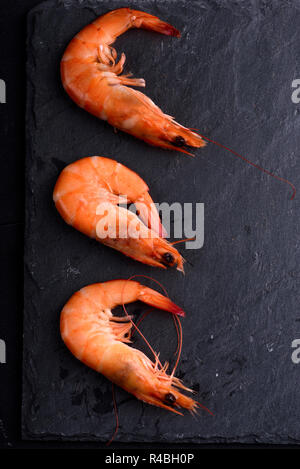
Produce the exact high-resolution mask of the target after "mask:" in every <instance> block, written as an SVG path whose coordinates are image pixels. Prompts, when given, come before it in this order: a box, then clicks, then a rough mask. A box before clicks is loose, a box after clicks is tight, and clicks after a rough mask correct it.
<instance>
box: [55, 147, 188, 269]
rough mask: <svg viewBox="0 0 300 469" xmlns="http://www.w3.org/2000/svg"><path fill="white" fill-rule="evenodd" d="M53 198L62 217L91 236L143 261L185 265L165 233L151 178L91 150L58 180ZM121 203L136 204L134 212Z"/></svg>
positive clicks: (69, 167) (157, 264)
mask: <svg viewBox="0 0 300 469" xmlns="http://www.w3.org/2000/svg"><path fill="white" fill-rule="evenodd" d="M53 200H54V202H55V205H56V208H57V210H58V211H59V213H60V215H61V216H62V217H63V219H64V220H65V221H66V222H67V223H68V224H70V225H72V226H73V227H74V228H76V229H77V230H79V231H81V232H82V233H84V234H86V235H87V236H90V237H91V238H95V239H96V240H97V241H100V242H102V243H103V244H106V245H107V246H110V247H112V248H114V249H117V250H118V251H121V252H123V254H126V255H127V256H129V257H132V258H133V259H136V260H138V261H140V262H143V263H145V264H149V265H152V266H157V267H162V268H166V267H168V266H170V267H172V266H175V265H177V269H178V270H181V271H183V259H182V257H181V255H180V254H179V252H178V251H177V249H175V248H174V247H173V246H172V245H171V244H170V243H169V242H168V241H167V240H166V239H164V237H165V236H166V235H167V233H166V231H165V229H164V228H163V226H162V224H161V222H160V218H159V214H158V211H157V209H156V207H155V205H154V202H153V200H152V199H151V197H150V195H149V188H148V186H147V184H146V183H145V182H144V181H143V179H141V178H140V177H139V176H138V175H137V174H136V173H135V172H133V171H131V170H130V169H128V168H126V166H123V165H122V164H120V163H118V162H117V161H115V160H111V159H109V158H103V157H99V156H93V157H87V158H82V159H81V160H78V161H76V162H75V163H72V164H70V165H69V166H67V167H66V168H64V170H63V171H62V172H61V174H60V176H59V178H58V180H57V182H56V185H55V188H54V192H53ZM121 203H125V204H128V203H133V204H135V208H136V213H134V212H132V211H129V210H127V208H125V207H122V206H119V204H121ZM137 214H138V215H139V216H138V215H137Z"/></svg>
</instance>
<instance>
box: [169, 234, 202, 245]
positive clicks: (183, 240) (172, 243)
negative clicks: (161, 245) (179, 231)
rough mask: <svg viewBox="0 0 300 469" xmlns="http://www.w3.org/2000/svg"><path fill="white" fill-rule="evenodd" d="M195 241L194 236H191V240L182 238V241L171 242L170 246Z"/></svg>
mask: <svg viewBox="0 0 300 469" xmlns="http://www.w3.org/2000/svg"><path fill="white" fill-rule="evenodd" d="M195 239H196V236H193V237H192V238H184V239H179V240H178V241H172V242H171V243H170V244H171V245H172V246H174V244H179V243H184V242H186V241H194V240H195Z"/></svg>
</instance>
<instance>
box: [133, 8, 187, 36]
mask: <svg viewBox="0 0 300 469" xmlns="http://www.w3.org/2000/svg"><path fill="white" fill-rule="evenodd" d="M131 13H132V16H131V18H132V22H133V27H135V28H142V29H148V30H150V31H156V32H157V33H161V34H165V35H166V36H173V37H180V31H178V29H176V28H174V26H172V25H171V24H169V23H166V22H165V21H161V20H160V19H159V18H157V17H156V16H153V15H150V14H149V13H145V12H142V11H137V10H131Z"/></svg>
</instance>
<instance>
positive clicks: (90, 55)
mask: <svg viewBox="0 0 300 469" xmlns="http://www.w3.org/2000/svg"><path fill="white" fill-rule="evenodd" d="M130 28H143V29H150V30H153V31H157V32H160V33H162V34H166V35H169V36H176V37H179V36H180V33H179V31H177V29H175V28H174V27H173V26H171V25H169V24H168V23H165V22H163V21H161V20H160V19H159V18H157V17H155V16H153V15H150V14H148V13H145V12H142V11H137V10H131V9H130V8H120V9H119V10H113V11H111V12H109V13H107V14H105V15H103V16H101V17H99V18H98V19H96V20H95V21H93V23H91V24H89V25H88V26H86V27H85V28H84V29H82V30H81V31H80V32H79V33H78V34H77V35H76V36H75V37H74V39H72V41H71V42H70V44H69V45H68V47H67V49H66V51H65V53H64V55H63V57H62V60H61V77H62V83H63V86H64V88H65V90H66V92H67V93H68V94H69V96H70V97H71V98H72V99H73V100H74V101H75V102H76V104H78V105H79V106H80V107H82V108H84V109H85V110H87V111H88V112H90V113H91V114H93V115H95V116H96V117H99V118H100V119H104V120H107V121H108V122H109V123H110V124H111V125H112V126H114V127H115V128H118V129H120V130H123V131H124V132H127V133H129V134H131V135H133V136H135V137H137V138H140V139H142V140H144V141H145V142H147V143H150V144H152V145H155V146H159V147H162V148H167V149H173V150H179V151H182V152H184V153H188V152H187V151H186V150H185V149H184V146H185V145H187V146H191V147H202V146H204V145H205V142H204V141H203V140H202V139H201V137H200V136H199V135H197V134H196V133H195V132H192V131H191V130H190V129H187V128H185V127H183V126H181V125H180V124H178V123H177V122H175V120H174V119H173V118H172V117H170V116H168V115H166V114H164V113H163V112H162V111H161V110H160V109H159V108H158V107H157V106H156V105H155V104H154V103H153V102H152V101H151V99H149V98H148V97H147V96H145V95H144V94H143V93H141V92H139V91H137V90H134V89H132V88H128V86H127V85H131V86H142V87H143V86H145V81H144V80H143V79H140V78H131V77H130V76H129V75H120V74H121V73H122V71H123V66H124V63H125V54H122V55H121V58H120V60H119V62H118V63H116V58H117V52H116V50H115V49H114V48H113V47H111V44H113V42H114V41H115V40H116V38H117V37H118V36H120V34H123V33H124V32H125V31H127V30H128V29H130Z"/></svg>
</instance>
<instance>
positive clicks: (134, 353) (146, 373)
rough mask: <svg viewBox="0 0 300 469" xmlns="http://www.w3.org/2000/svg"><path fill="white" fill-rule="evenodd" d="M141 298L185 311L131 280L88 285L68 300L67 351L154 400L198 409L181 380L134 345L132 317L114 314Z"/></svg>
mask: <svg viewBox="0 0 300 469" xmlns="http://www.w3.org/2000/svg"><path fill="white" fill-rule="evenodd" d="M136 300H140V301H143V302H144V303H147V304H149V305H151V306H155V307H157V308H159V309H163V310H166V311H170V312H171V313H173V314H177V315H184V313H183V311H182V310H181V308H179V307H178V306H177V305H175V304H174V303H173V302H172V301H171V300H170V299H169V298H167V297H165V296H163V295H161V294H160V293H158V292H156V291H155V290H152V289H151V288H148V287H145V286H143V285H141V284H140V283H138V282H134V281H130V280H113V281H109V282H105V283H97V284H94V285H89V286H87V287H85V288H83V289H81V290H79V291H78V292H76V293H75V294H74V295H73V296H72V297H71V298H70V299H69V301H68V302H67V303H66V305H65V306H64V308H63V310H62V312H61V319H60V330H61V336H62V339H63V341H64V342H65V344H66V346H67V347H68V349H69V350H70V351H71V352H72V353H73V355H75V357H76V358H78V359H79V360H80V361H82V362H83V363H85V364H86V365H87V366H89V367H91V368H93V369H94V370H96V371H98V372H99V373H102V374H103V375H104V376H106V378H108V379H109V380H110V381H112V382H113V383H115V384H117V385H118V386H120V387H122V388H123V389H125V390H126V391H128V392H129V393H131V394H133V395H134V396H136V397H137V398H138V399H141V400H143V401H145V402H148V403H149V404H153V405H156V406H159V407H164V408H166V409H169V410H171V411H173V412H176V413H179V412H178V411H177V410H176V407H183V408H187V409H189V410H191V411H194V410H195V408H196V406H197V404H196V402H195V401H194V400H193V399H191V398H189V397H187V396H185V395H183V394H182V393H180V392H179V391H178V388H183V389H186V390H188V389H187V388H185V386H184V385H183V384H182V383H181V382H180V380H179V379H177V378H175V377H173V376H172V375H171V376H170V375H167V373H166V367H161V366H159V360H158V357H157V360H156V362H155V363H154V362H152V361H151V360H150V359H149V358H148V357H147V356H146V355H144V353H142V352H141V351H139V350H137V349H134V348H133V347H129V346H128V345H127V343H129V342H130V338H129V336H130V330H131V327H132V322H131V317H130V316H123V317H116V316H113V314H112V312H111V309H113V308H114V307H116V306H117V305H120V304H126V303H131V302H133V301H136Z"/></svg>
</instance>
